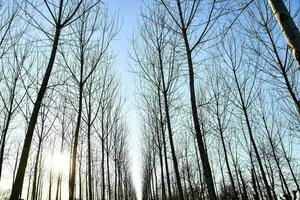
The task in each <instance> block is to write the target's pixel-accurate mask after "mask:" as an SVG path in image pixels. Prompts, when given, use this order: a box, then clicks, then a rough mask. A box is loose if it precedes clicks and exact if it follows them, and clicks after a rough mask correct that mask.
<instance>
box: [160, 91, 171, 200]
mask: <svg viewBox="0 0 300 200" xmlns="http://www.w3.org/2000/svg"><path fill="white" fill-rule="evenodd" d="M158 101H159V115H160V128H161V134H162V138H163V151H164V160H165V166H166V175H167V188H168V197H169V198H171V196H172V190H171V181H170V173H169V166H168V157H167V142H166V135H165V129H164V122H163V115H162V107H161V106H162V105H161V96H160V95H158Z"/></svg>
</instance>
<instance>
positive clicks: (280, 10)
mask: <svg viewBox="0 0 300 200" xmlns="http://www.w3.org/2000/svg"><path fill="white" fill-rule="evenodd" d="M268 2H269V5H270V7H271V9H272V11H273V13H274V15H275V16H276V19H277V21H278V23H279V25H280V27H281V30H282V32H283V35H284V37H285V39H286V42H287V44H288V46H289V47H290V48H291V50H292V53H293V55H294V57H295V59H296V61H297V62H298V66H299V68H300V32H299V29H298V27H297V26H296V24H295V22H294V20H293V18H292V17H291V15H290V13H289V11H288V9H287V8H286V6H285V4H284V1H283V0H268Z"/></svg>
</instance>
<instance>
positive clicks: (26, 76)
mask: <svg viewBox="0 0 300 200" xmlns="http://www.w3.org/2000/svg"><path fill="white" fill-rule="evenodd" d="M0 13H1V23H0V61H1V76H0V87H1V92H0V97H1V101H0V109H1V114H0V115H1V116H0V117H1V125H0V130H1V137H0V145H1V150H0V180H1V181H3V182H5V183H8V185H11V191H10V190H9V192H8V196H7V197H6V198H9V199H10V200H17V199H21V198H22V199H27V200H29V199H31V200H37V199H49V200H51V199H55V200H60V199H67V198H68V199H70V200H74V199H89V200H93V199H102V200H104V199H110V200H112V199H115V200H121V199H122V200H123V199H136V196H135V191H134V187H133V184H132V181H131V176H130V170H129V155H128V146H127V140H128V135H129V133H128V127H127V124H126V120H125V113H124V106H123V105H124V99H123V97H122V94H121V91H120V82H119V81H118V77H117V75H116V71H115V70H114V67H113V65H114V56H113V54H112V51H111V43H112V40H113V39H114V38H115V37H116V35H117V33H118V30H119V28H120V25H119V23H118V19H117V17H116V16H115V15H114V14H110V12H109V11H108V8H107V5H106V4H105V2H103V1H101V0H85V1H84V0H76V1H64V0H59V1H56V0H45V1H31V0H25V1H23V0H22V1H18V0H16V1H1V2H0ZM24 130H25V134H24Z"/></svg>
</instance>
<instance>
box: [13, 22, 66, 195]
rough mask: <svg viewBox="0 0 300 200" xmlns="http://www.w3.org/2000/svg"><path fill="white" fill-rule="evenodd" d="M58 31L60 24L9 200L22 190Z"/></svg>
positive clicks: (57, 40)
mask: <svg viewBox="0 0 300 200" xmlns="http://www.w3.org/2000/svg"><path fill="white" fill-rule="evenodd" d="M60 33H61V26H57V27H56V30H55V36H54V40H53V46H52V50H51V55H50V59H49V63H48V66H47V69H46V72H45V75H44V78H43V82H42V85H41V87H40V89H39V92H38V95H37V99H36V101H35V103H34V107H33V111H32V114H31V117H30V120H29V124H28V129H27V133H26V136H25V140H24V145H23V150H22V154H21V159H20V162H19V167H18V171H17V176H16V180H15V182H14V185H13V187H12V192H11V196H10V200H18V198H19V197H20V195H21V192H22V187H23V181H24V176H25V171H26V167H27V162H28V156H29V151H30V146H31V142H32V137H33V133H34V129H35V124H36V122H37V118H38V114H39V110H40V107H41V104H42V101H43V98H44V95H45V93H46V90H47V86H48V81H49V78H50V75H51V72H52V68H53V65H54V60H55V56H56V52H57V47H58V42H59V36H60Z"/></svg>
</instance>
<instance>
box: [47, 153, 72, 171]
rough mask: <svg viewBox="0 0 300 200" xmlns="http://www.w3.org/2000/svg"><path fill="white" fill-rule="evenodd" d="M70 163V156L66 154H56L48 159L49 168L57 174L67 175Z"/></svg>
mask: <svg viewBox="0 0 300 200" xmlns="http://www.w3.org/2000/svg"><path fill="white" fill-rule="evenodd" d="M69 161H70V160H69V156H68V155H67V154H66V153H61V152H56V153H54V154H53V155H52V156H50V157H49V158H48V159H47V167H48V169H49V170H52V172H53V173H55V174H58V173H60V172H63V173H66V172H68V171H69V167H70V162H69Z"/></svg>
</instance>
